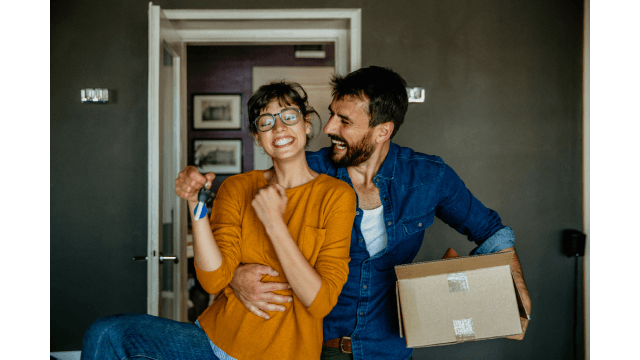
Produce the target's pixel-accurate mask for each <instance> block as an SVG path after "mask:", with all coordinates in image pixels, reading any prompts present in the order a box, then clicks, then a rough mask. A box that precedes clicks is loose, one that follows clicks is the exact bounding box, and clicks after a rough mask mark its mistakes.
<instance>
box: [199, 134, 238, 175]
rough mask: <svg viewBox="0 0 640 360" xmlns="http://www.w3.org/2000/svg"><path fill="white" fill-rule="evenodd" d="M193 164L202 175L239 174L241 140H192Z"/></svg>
mask: <svg viewBox="0 0 640 360" xmlns="http://www.w3.org/2000/svg"><path fill="white" fill-rule="evenodd" d="M193 162H194V165H195V166H196V167H197V168H198V171H200V172H201V173H203V174H205V173H208V172H214V173H216V175H233V174H239V173H241V172H242V140H238V139H216V140H194V142H193Z"/></svg>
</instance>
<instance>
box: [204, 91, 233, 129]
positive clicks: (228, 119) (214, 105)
mask: <svg viewBox="0 0 640 360" xmlns="http://www.w3.org/2000/svg"><path fill="white" fill-rule="evenodd" d="M241 100H242V96H241V95H240V94H194V95H193V128H194V129H209V130H210V129H223V130H230V129H240V128H241V120H240V119H241V118H242V116H241V106H240V103H241Z"/></svg>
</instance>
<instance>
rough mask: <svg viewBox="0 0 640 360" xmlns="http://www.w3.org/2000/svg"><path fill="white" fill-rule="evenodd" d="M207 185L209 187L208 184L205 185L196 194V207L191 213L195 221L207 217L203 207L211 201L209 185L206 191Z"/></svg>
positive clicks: (205, 209)
mask: <svg viewBox="0 0 640 360" xmlns="http://www.w3.org/2000/svg"><path fill="white" fill-rule="evenodd" d="M207 185H209V183H207V184H205V186H204V187H203V188H202V189H200V191H199V192H198V205H197V206H196V209H195V210H194V211H193V215H194V217H195V219H196V220H200V219H202V218H203V217H205V216H207V207H206V206H205V203H206V202H207V201H209V199H211V185H209V189H207Z"/></svg>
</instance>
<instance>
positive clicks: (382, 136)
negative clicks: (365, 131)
mask: <svg viewBox="0 0 640 360" xmlns="http://www.w3.org/2000/svg"><path fill="white" fill-rule="evenodd" d="M376 128H377V129H378V131H377V134H376V142H378V143H383V142H385V141H387V140H389V139H391V134H393V122H391V121H387V122H386V123H382V124H380V125H378V126H376Z"/></svg>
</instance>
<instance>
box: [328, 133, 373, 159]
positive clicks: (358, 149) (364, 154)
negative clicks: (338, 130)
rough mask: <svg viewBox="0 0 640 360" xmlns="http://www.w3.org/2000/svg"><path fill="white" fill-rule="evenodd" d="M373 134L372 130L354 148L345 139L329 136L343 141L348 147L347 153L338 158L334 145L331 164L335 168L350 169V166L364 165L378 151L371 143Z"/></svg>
mask: <svg viewBox="0 0 640 360" xmlns="http://www.w3.org/2000/svg"><path fill="white" fill-rule="evenodd" d="M371 134H372V131H371V130H370V131H369V132H367V134H366V135H365V136H364V137H363V138H362V140H360V142H359V143H357V144H356V145H354V146H350V145H349V144H348V143H347V142H346V141H345V140H344V139H342V138H340V137H338V136H336V135H329V137H330V138H331V139H332V140H337V141H341V142H342V143H344V144H345V145H346V146H347V152H346V153H345V154H344V155H343V156H342V157H341V158H339V159H338V158H337V155H336V153H335V146H336V145H335V144H334V145H333V149H334V151H333V153H332V154H331V163H332V164H333V166H335V167H349V166H357V165H360V164H362V163H363V162H365V161H367V160H369V158H370V157H371V154H373V152H374V151H375V149H376V146H375V144H372V143H371Z"/></svg>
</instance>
